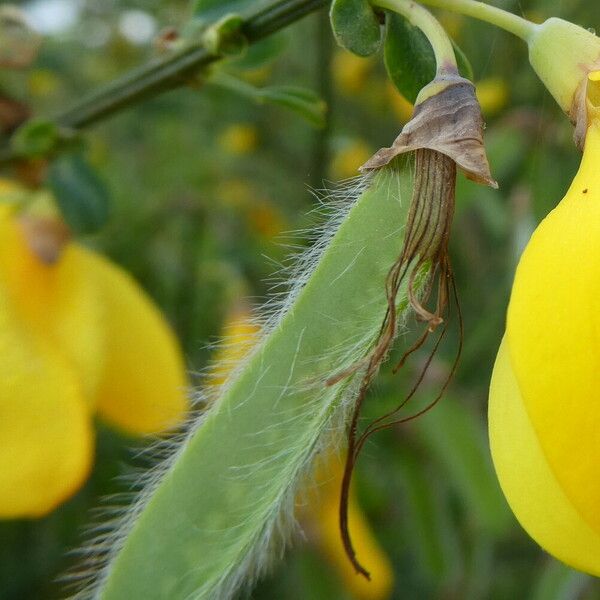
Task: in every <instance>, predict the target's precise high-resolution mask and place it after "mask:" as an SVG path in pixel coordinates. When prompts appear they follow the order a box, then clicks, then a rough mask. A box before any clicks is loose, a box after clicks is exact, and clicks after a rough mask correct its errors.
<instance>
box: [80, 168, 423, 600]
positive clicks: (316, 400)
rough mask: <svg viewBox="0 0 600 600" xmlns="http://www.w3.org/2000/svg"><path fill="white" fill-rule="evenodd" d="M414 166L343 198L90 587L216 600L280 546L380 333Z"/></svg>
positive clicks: (108, 597) (103, 594) (114, 599)
mask: <svg viewBox="0 0 600 600" xmlns="http://www.w3.org/2000/svg"><path fill="white" fill-rule="evenodd" d="M412 171H413V164H412V161H411V159H409V158H402V159H399V160H397V161H394V163H393V164H391V165H389V166H387V167H385V168H383V169H382V170H380V171H378V172H377V173H375V174H373V175H371V176H370V179H368V180H367V181H368V186H367V188H366V189H365V190H364V191H362V192H361V193H360V194H359V195H358V198H357V199H356V198H355V202H354V203H352V198H350V200H349V202H351V203H350V205H349V206H350V208H349V210H348V209H346V210H347V212H346V216H345V217H344V219H343V221H342V222H341V224H340V225H339V227H338V228H337V231H336V232H335V235H333V237H331V239H330V242H329V244H328V245H327V247H326V248H325V250H324V251H323V252H322V254H321V256H320V258H318V257H316V259H318V262H317V264H316V266H313V267H311V268H310V277H308V279H306V282H305V283H302V282H303V281H304V280H305V278H304V276H300V283H299V284H296V285H297V287H296V292H293V293H292V300H291V301H290V303H289V305H287V307H285V308H284V309H283V310H282V312H281V313H280V315H279V316H278V318H277V319H276V320H275V321H273V322H272V323H273V324H272V326H271V327H269V328H267V332H266V334H265V337H264V338H263V339H261V340H259V342H258V344H257V346H256V349H255V350H254V351H253V352H251V354H250V356H249V358H248V359H246V361H245V362H244V363H243V364H242V365H241V366H240V368H239V369H238V370H237V372H236V373H234V374H233V375H232V376H231V380H230V381H229V382H228V383H226V384H225V386H224V387H223V389H222V390H221V391H220V392H219V393H217V395H216V397H215V399H214V402H213V408H212V409H211V410H210V411H209V412H208V414H207V416H206V418H205V419H204V421H203V422H202V423H201V424H200V426H199V427H198V428H196V429H195V430H194V431H193V432H192V433H191V434H190V436H189V437H188V438H187V440H186V441H185V442H184V443H183V445H182V447H181V448H180V449H178V450H177V452H176V454H175V457H174V460H173V461H172V462H171V463H170V464H169V465H168V468H166V469H165V470H164V471H162V472H159V478H158V479H157V480H158V484H157V485H156V486H151V489H150V491H149V492H146V493H145V495H144V496H142V497H143V498H144V499H145V500H144V501H143V503H142V504H141V505H140V506H139V507H138V508H134V509H133V511H132V512H131V513H130V518H131V521H130V522H129V523H130V524H129V527H128V526H126V527H125V529H124V531H121V532H120V533H118V535H122V536H123V538H122V544H119V543H118V542H117V545H116V547H115V549H113V550H112V551H109V556H110V560H109V563H108V566H107V567H106V569H105V570H103V571H102V572H101V573H100V577H99V579H98V583H97V586H96V587H93V588H92V589H91V590H90V595H91V596H92V595H93V597H94V598H96V597H98V598H103V599H105V600H126V599H127V600H128V599H130V598H148V599H153V598H156V599H159V598H169V599H170V600H179V599H181V600H183V599H186V598H192V597H193V598H210V599H212V598H219V600H225V599H226V598H230V597H231V596H232V595H233V594H234V593H235V591H236V590H237V588H238V587H239V586H240V585H241V583H243V582H244V583H246V584H248V583H249V582H252V581H253V579H254V578H255V577H256V575H257V573H259V572H260V571H261V569H262V567H264V565H265V563H267V562H268V554H269V553H268V552H267V551H266V548H267V546H269V547H271V548H272V549H274V551H275V552H280V551H281V545H280V544H279V545H278V544H277V543H276V541H275V540H276V539H277V537H278V531H277V529H278V527H283V529H284V530H285V529H286V526H285V525H282V523H285V521H287V520H289V519H291V518H292V514H291V513H292V512H293V500H294V497H295V494H296V491H297V487H298V484H299V483H300V482H301V481H302V477H303V475H304V474H305V473H306V470H307V468H308V467H309V465H310V463H311V459H312V458H313V456H314V454H315V453H316V452H318V451H319V450H320V449H322V448H325V447H326V446H328V444H330V443H331V439H332V437H335V432H336V431H337V433H338V434H341V433H342V432H343V429H344V422H345V415H346V414H347V413H348V411H349V409H350V408H351V406H352V405H353V402H354V398H355V393H356V388H357V387H358V385H359V383H360V380H361V377H362V370H361V369H359V370H358V371H356V372H353V370H352V367H354V366H356V364H357V361H360V360H361V359H364V357H365V355H366V354H367V353H368V351H369V349H370V348H371V347H372V344H373V343H374V341H375V340H376V339H377V337H378V335H379V331H380V327H381V322H382V320H383V318H384V315H385V313H386V309H387V299H386V295H385V292H384V290H385V280H386V276H387V274H388V271H389V268H390V265H391V264H393V263H394V261H395V260H396V259H397V257H398V254H399V252H400V250H401V247H402V244H403V227H404V223H405V222H406V216H407V209H408V206H409V204H410V200H411V195H412ZM334 231H335V228H334ZM399 302H400V303H401V304H403V305H404V306H405V307H406V304H407V303H406V292H405V291H404V292H401V294H400V297H399ZM400 310H401V309H400ZM346 371H348V372H349V373H350V374H349V375H348V377H343V378H340V379H339V381H338V382H337V383H335V384H333V385H327V384H326V380H327V379H328V378H331V376H332V375H336V374H338V373H340V372H346ZM117 539H118V538H117ZM280 541H281V540H280Z"/></svg>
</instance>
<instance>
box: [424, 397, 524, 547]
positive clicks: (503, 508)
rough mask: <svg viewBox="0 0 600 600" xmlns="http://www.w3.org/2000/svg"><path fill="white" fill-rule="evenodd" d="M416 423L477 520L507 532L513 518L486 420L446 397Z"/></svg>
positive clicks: (489, 529)
mask: <svg viewBox="0 0 600 600" xmlns="http://www.w3.org/2000/svg"><path fill="white" fill-rule="evenodd" d="M414 426H415V429H416V430H417V431H418V433H419V434H420V436H421V439H422V440H423V442H424V443H425V444H426V446H427V447H428V448H429V450H430V452H431V454H432V455H433V456H435V458H436V460H437V461H438V462H439V463H440V465H441V466H442V467H443V468H444V469H445V470H446V472H447V474H448V481H449V483H450V485H452V486H453V487H454V488H455V489H456V492H457V493H459V494H460V495H461V496H462V497H463V499H464V501H465V503H466V505H467V506H468V507H469V512H470V514H472V515H473V519H474V520H475V522H476V523H477V524H478V525H479V526H480V527H481V528H482V529H483V530H484V531H486V532H489V533H491V534H494V535H502V534H504V533H506V531H507V530H508V528H509V527H510V525H511V524H512V522H513V519H512V517H511V513H510V511H509V509H508V506H507V504H506V501H505V500H504V497H503V495H502V492H501V491H500V486H499V484H498V480H497V478H496V475H495V473H494V469H493V466H492V460H491V457H490V451H489V446H488V443H487V439H486V435H485V431H484V426H483V422H482V421H480V420H478V419H477V417H476V416H475V414H474V413H473V412H472V411H470V410H469V409H467V408H465V407H464V406H463V405H462V404H460V403H459V402H457V401H455V400H454V399H452V398H450V397H447V398H444V399H443V401H442V402H440V403H439V404H438V405H437V406H436V407H435V409H434V410H430V411H429V412H428V413H427V414H425V415H423V416H422V417H421V418H420V419H417V420H416V421H415V423H414Z"/></svg>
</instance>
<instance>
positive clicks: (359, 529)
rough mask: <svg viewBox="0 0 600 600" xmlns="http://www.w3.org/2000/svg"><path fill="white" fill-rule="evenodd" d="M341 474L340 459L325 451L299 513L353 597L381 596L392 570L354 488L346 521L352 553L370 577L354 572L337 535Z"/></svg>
mask: <svg viewBox="0 0 600 600" xmlns="http://www.w3.org/2000/svg"><path fill="white" fill-rule="evenodd" d="M343 474H344V461H343V460H342V458H341V457H339V456H337V455H336V454H329V455H327V456H326V457H325V458H324V459H322V460H321V461H320V463H319V464H318V468H317V472H316V477H315V479H316V484H317V487H316V489H315V490H313V493H312V495H309V504H308V506H306V507H305V509H304V511H303V514H304V515H305V520H307V521H312V523H313V529H314V539H315V542H316V544H317V546H318V547H319V549H320V550H321V552H322V553H323V555H324V556H325V557H326V558H327V560H328V561H329V563H330V564H331V565H332V567H333V568H334V569H335V571H336V572H337V575H338V577H339V578H340V580H341V581H342V582H343V584H344V587H345V588H346V589H347V590H348V591H349V592H350V594H351V596H352V598H356V599H357V600H385V599H386V598H390V597H391V595H392V590H393V587H394V572H393V570H392V566H391V564H390V561H389V559H388V558H387V556H386V555H385V553H384V551H383V550H382V549H381V548H380V546H379V544H378V543H377V540H376V539H375V537H374V535H373V533H372V532H371V529H370V527H369V523H368V521H367V520H366V518H365V516H364V515H363V513H362V511H361V509H360V506H359V504H358V500H357V498H356V493H355V492H354V489H352V490H351V492H350V498H349V500H348V522H349V528H350V531H351V532H352V541H353V544H354V549H355V551H356V555H357V556H358V558H359V560H360V562H361V563H362V564H363V565H364V566H365V568H366V569H367V571H369V573H370V576H371V580H370V581H367V580H366V579H365V578H364V577H362V576H361V575H359V574H358V573H356V571H355V570H354V567H353V566H352V564H351V563H350V561H349V560H348V556H347V555H346V551H345V550H344V544H343V542H342V538H341V535H340V523H339V511H340V489H341V485H342V477H343Z"/></svg>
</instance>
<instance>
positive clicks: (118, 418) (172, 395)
mask: <svg viewBox="0 0 600 600" xmlns="http://www.w3.org/2000/svg"><path fill="white" fill-rule="evenodd" d="M74 253H75V254H77V259H78V261H80V262H81V265H83V267H84V268H85V269H86V270H88V271H89V272H91V273H93V274H94V277H95V278H96V281H97V283H98V294H99V296H100V300H101V302H102V304H103V307H104V322H103V328H104V333H105V339H106V357H105V364H104V371H103V373H102V377H101V380H100V383H99V385H98V392H97V397H96V406H97V409H98V412H99V414H100V416H101V417H103V418H104V419H106V420H107V421H109V422H110V423H112V424H114V425H116V426H117V427H119V428H122V429H124V430H126V431H128V432H131V433H135V434H147V433H158V432H161V431H164V430H167V429H172V428H173V427H176V426H177V425H179V424H180V423H181V422H182V421H183V419H184V418H185V414H186V410H187V397H186V385H187V382H186V376H185V365H184V361H183V357H182V355H181V351H180V349H179V346H178V343H177V340H176V339H175V336H174V334H173V332H172V331H171V329H170V328H169V326H168V324H167V322H166V321H165V319H164V318H163V316H162V315H161V314H160V312H159V311H158V309H157V308H156V307H155V306H154V304H153V303H152V302H151V300H150V299H149V298H148V297H147V296H146V294H145V293H144V291H143V290H142V289H141V287H140V286H139V285H138V284H137V283H136V282H135V281H134V280H133V278H132V277H131V276H129V275H128V274H127V273H126V272H125V271H123V270H122V269H120V268H119V267H117V266H115V265H113V264H112V263H110V262H109V261H108V260H106V259H105V258H103V257H101V256H99V255H97V254H94V253H92V252H90V251H88V250H85V249H84V248H81V247H74Z"/></svg>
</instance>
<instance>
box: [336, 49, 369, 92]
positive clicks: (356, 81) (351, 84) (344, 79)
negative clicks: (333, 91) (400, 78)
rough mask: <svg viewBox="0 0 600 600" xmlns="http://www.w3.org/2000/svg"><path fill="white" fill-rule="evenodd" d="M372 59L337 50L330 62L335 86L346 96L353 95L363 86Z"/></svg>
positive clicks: (367, 76)
mask: <svg viewBox="0 0 600 600" xmlns="http://www.w3.org/2000/svg"><path fill="white" fill-rule="evenodd" d="M373 66H374V61H373V59H372V58H364V57H362V56H356V55H355V54H352V53H351V52H348V51H346V50H338V51H337V52H336V53H335V54H334V56H333V61H332V64H331V69H332V75H333V81H334V82H335V85H336V87H337V88H338V89H339V90H340V91H341V92H342V93H343V94H345V95H347V96H355V95H356V94H358V93H360V92H361V91H362V90H363V89H364V88H365V84H366V83H367V80H368V78H369V75H370V73H371V71H372V70H373Z"/></svg>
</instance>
